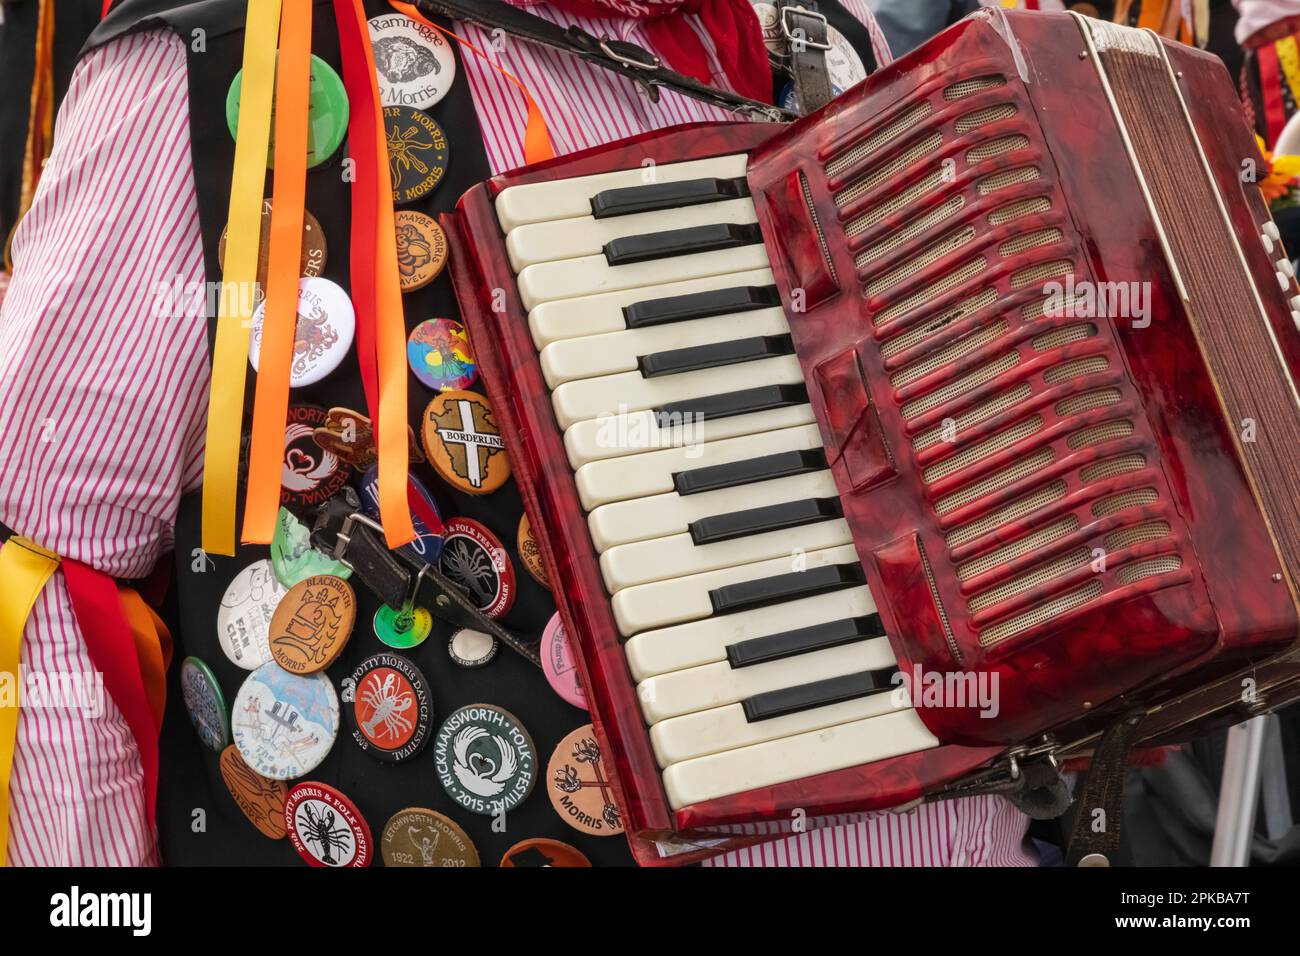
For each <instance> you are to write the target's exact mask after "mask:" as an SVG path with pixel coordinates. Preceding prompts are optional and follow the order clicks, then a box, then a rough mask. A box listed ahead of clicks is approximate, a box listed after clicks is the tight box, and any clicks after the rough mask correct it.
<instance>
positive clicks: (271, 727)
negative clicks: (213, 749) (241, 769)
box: [230, 661, 339, 780]
mask: <svg viewBox="0 0 1300 956" xmlns="http://www.w3.org/2000/svg"><path fill="white" fill-rule="evenodd" d="M230 725H231V726H230V730H231V734H232V736H233V737H234V738H235V746H236V747H238V748H239V754H240V756H242V757H243V758H244V762H245V763H246V764H248V766H249V767H251V768H252V769H253V770H254V771H255V772H257V773H260V774H261V775H262V776H263V777H268V778H270V779H271V780H292V779H293V778H294V777H301V776H302V775H303V774H305V773H310V772H311V771H312V770H315V769H316V767H317V766H319V765H320V762H321V761H322V760H324V759H325V756H326V755H327V754H328V753H329V752H330V748H331V747H333V746H334V738H335V737H337V736H338V732H339V699H338V695H337V694H335V693H334V685H333V684H331V683H330V680H329V678H328V677H326V676H325V675H324V674H323V673H317V674H308V675H306V676H303V677H300V676H298V675H297V674H290V673H289V672H288V671H286V670H283V669H282V668H281V667H280V665H279V664H277V663H275V662H274V661H271V662H270V663H269V664H263V665H262V666H261V667H259V668H258V669H257V670H255V671H253V673H251V674H249V675H248V677H246V678H245V679H244V685H243V686H242V687H240V688H239V693H238V694H237V695H236V696H235V707H234V710H233V711H232V712H231V721H230Z"/></svg>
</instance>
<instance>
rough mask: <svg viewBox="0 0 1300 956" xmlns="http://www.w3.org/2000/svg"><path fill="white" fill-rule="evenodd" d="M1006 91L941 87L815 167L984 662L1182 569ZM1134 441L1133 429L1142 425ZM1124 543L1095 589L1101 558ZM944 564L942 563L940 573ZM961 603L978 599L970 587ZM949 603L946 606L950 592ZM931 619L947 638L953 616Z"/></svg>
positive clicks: (1007, 87) (1040, 155) (979, 85)
mask: <svg viewBox="0 0 1300 956" xmlns="http://www.w3.org/2000/svg"><path fill="white" fill-rule="evenodd" d="M1032 112H1033V111H1032V108H1031V107H1029V106H1028V101H1027V99H1026V98H1025V97H1024V96H1023V92H1022V91H1020V88H1019V84H1018V81H1014V80H1013V81H1009V80H1008V78H1007V77H1004V76H990V75H982V76H978V75H977V76H971V77H966V78H960V77H959V78H957V79H956V81H955V82H952V83H949V84H948V85H947V86H945V87H943V88H942V90H940V91H932V92H930V93H928V94H926V96H925V97H924V98H920V101H919V102H917V103H913V104H912V105H909V106H903V107H901V108H899V109H896V110H895V112H894V114H893V116H894V118H893V119H891V120H889V121H887V122H886V123H885V124H884V125H882V126H881V127H879V128H878V129H876V130H873V131H869V132H868V133H866V134H861V135H859V137H858V138H857V139H854V140H851V141H849V142H846V143H845V144H843V145H842V146H841V147H840V150H839V152H836V153H832V154H831V155H830V157H829V159H828V161H827V162H826V165H825V172H826V173H827V175H828V177H831V179H832V182H831V186H832V198H833V200H834V206H835V208H836V209H837V210H838V217H837V221H836V222H833V223H826V228H827V231H828V232H829V233H834V232H835V231H836V230H837V229H838V231H839V235H838V236H833V237H832V238H833V239H834V241H835V242H836V243H837V244H839V243H844V244H846V245H847V246H848V248H849V249H851V250H852V251H853V261H854V265H855V267H856V270H857V276H856V278H857V281H858V283H859V286H858V291H859V294H860V295H861V296H862V298H863V302H864V317H865V316H869V317H870V328H871V329H872V336H871V340H872V341H874V343H875V347H877V348H878V349H879V355H880V358H881V360H882V362H883V367H884V370H885V373H886V377H887V380H888V383H889V386H890V389H891V390H892V396H893V400H894V402H895V406H894V410H895V412H896V414H897V418H898V419H899V420H900V421H901V426H902V428H903V435H904V441H903V443H902V444H903V447H904V448H905V449H907V452H905V454H910V455H911V456H912V458H913V461H912V470H911V473H912V474H913V475H915V480H916V481H918V482H919V483H920V487H921V491H922V497H923V500H925V501H926V502H927V503H928V507H929V508H930V509H931V520H932V521H933V522H934V524H935V527H936V528H937V530H938V531H939V532H940V534H941V539H940V540H941V541H942V542H943V543H944V544H946V553H943V552H944V548H942V547H940V548H939V549H938V550H937V551H936V549H934V548H931V549H930V551H929V555H928V561H929V564H930V568H931V571H932V573H933V574H934V575H935V580H936V581H944V580H949V581H953V582H956V583H957V585H958V586H959V587H958V589H959V592H960V594H961V595H962V597H963V599H964V600H965V612H966V618H965V620H963V621H961V624H962V625H963V626H965V627H967V628H969V629H970V630H972V631H974V632H976V633H977V635H978V639H979V641H980V643H981V644H982V645H984V646H989V645H992V644H997V643H1000V642H1002V641H1006V640H1009V639H1011V638H1014V637H1017V636H1019V635H1025V636H1032V634H1033V633H1034V632H1035V631H1037V630H1039V629H1041V628H1042V627H1043V626H1045V625H1049V624H1050V622H1052V621H1053V620H1055V619H1057V618H1060V617H1062V616H1064V615H1068V614H1071V613H1073V612H1075V611H1076V610H1078V609H1081V608H1087V607H1088V606H1089V605H1092V604H1094V603H1097V602H1100V601H1101V600H1104V596H1105V594H1106V592H1107V589H1114V588H1117V587H1120V586H1122V585H1123V584H1126V583H1131V582H1132V581H1137V580H1142V579H1144V578H1147V577H1153V576H1158V575H1160V574H1166V573H1169V572H1170V571H1174V570H1177V569H1178V567H1180V566H1181V562H1180V561H1179V560H1178V556H1177V555H1167V554H1159V553H1157V554H1155V555H1152V553H1151V552H1152V551H1153V550H1155V551H1159V550H1160V549H1161V548H1162V547H1163V546H1164V545H1165V544H1168V550H1171V551H1172V550H1174V547H1175V545H1174V543H1173V539H1172V532H1171V530H1170V524H1169V522H1168V521H1165V520H1163V518H1162V517H1161V516H1160V515H1159V513H1158V511H1159V509H1161V508H1162V507H1163V503H1162V502H1161V495H1162V494H1163V492H1161V491H1159V490H1157V487H1156V486H1155V484H1153V482H1152V480H1151V478H1150V477H1149V476H1150V472H1149V471H1147V469H1148V466H1149V465H1150V464H1151V461H1150V455H1149V454H1148V453H1147V451H1146V442H1148V441H1149V439H1148V438H1146V437H1145V436H1146V432H1144V431H1143V430H1142V429H1141V428H1139V427H1138V423H1139V421H1142V419H1140V418H1139V417H1138V413H1137V412H1136V409H1137V408H1138V407H1139V403H1138V401H1137V397H1136V395H1135V394H1134V393H1133V392H1132V386H1131V384H1130V383H1129V382H1128V380H1127V378H1126V377H1125V375H1124V370H1125V367H1124V363H1123V361H1122V360H1121V358H1120V355H1119V352H1118V346H1117V344H1116V341H1115V339H1114V337H1113V335H1111V334H1110V330H1109V328H1106V332H1105V333H1104V334H1103V332H1102V331H1101V330H1102V328H1103V327H1104V323H1103V322H1101V321H1098V320H1095V319H1094V316H1096V315H1100V314H1104V313H1093V312H1089V311H1088V308H1087V306H1088V302H1089V299H1088V297H1087V296H1086V294H1085V295H1081V294H1080V291H1079V290H1080V289H1082V284H1083V283H1086V282H1087V281H1088V279H1089V276H1088V274H1087V272H1086V268H1085V260H1084V259H1083V258H1082V251H1081V250H1082V247H1081V246H1080V244H1079V242H1078V240H1077V239H1076V238H1075V236H1074V234H1073V232H1072V231H1071V229H1072V225H1071V219H1070V215H1069V210H1068V209H1066V208H1065V206H1064V201H1063V200H1062V199H1061V197H1060V194H1059V191H1058V187H1057V185H1056V179H1055V173H1054V171H1053V167H1051V165H1050V161H1049V160H1047V159H1046V158H1045V157H1046V156H1048V155H1049V151H1048V150H1047V149H1046V147H1045V145H1044V143H1043V142H1042V133H1041V130H1040V129H1039V128H1038V126H1037V125H1036V121H1035V119H1034V116H1033V115H1032ZM1144 427H1145V426H1144ZM1134 545H1141V546H1142V552H1141V557H1140V558H1136V559H1133V560H1130V561H1128V562H1127V563H1126V565H1125V566H1124V567H1120V568H1118V569H1115V571H1114V573H1112V574H1107V573H1105V569H1104V566H1105V563H1106V562H1105V561H1104V560H1103V561H1095V560H1094V558H1095V557H1097V556H1098V555H1099V554H1105V553H1109V552H1118V551H1122V550H1123V549H1126V548H1129V547H1131V546H1134ZM945 562H946V563H945ZM971 587H973V588H975V590H970V588H971ZM949 593H950V594H951V593H952V592H949ZM947 605H948V606H946V607H941V613H943V614H945V615H946V618H945V619H946V620H947V621H949V624H950V626H952V627H956V626H957V625H958V622H959V618H960V614H959V612H958V608H955V607H953V606H952V601H951V600H949V601H948V602H947Z"/></svg>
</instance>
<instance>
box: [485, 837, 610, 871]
mask: <svg viewBox="0 0 1300 956" xmlns="http://www.w3.org/2000/svg"><path fill="white" fill-rule="evenodd" d="M500 865H501V866H517V867H522V866H537V867H542V866H556V867H560V866H565V867H575V866H591V861H590V860H588V859H587V858H586V857H585V856H583V855H582V851H581V850H579V849H578V848H577V847H572V846H569V844H567V843H561V842H560V841H559V840H545V839H542V838H541V837H534V838H533V839H531V840H520V841H519V842H518V843H516V844H515V845H514V846H512V847H511V848H510V849H508V850H506V852H505V855H504V856H502V857H501V863H500Z"/></svg>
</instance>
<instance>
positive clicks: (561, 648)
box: [538, 611, 587, 710]
mask: <svg viewBox="0 0 1300 956" xmlns="http://www.w3.org/2000/svg"><path fill="white" fill-rule="evenodd" d="M538 651H539V653H540V654H541V658H542V673H543V674H545V675H546V682H547V683H548V684H550V685H551V689H552V690H553V691H555V692H556V693H557V694H559V695H560V697H561V698H563V699H564V701H565V702H566V703H569V704H572V705H573V706H574V707H581V708H582V709H583V710H586V709H587V695H586V694H585V693H583V690H582V683H581V682H580V681H579V679H578V665H577V662H575V661H574V659H573V648H572V647H571V646H570V644H569V636H568V634H566V633H565V631H564V622H563V621H561V620H560V614H559V612H558V611H557V612H556V613H555V614H553V615H551V619H550V621H548V622H547V624H546V630H544V631H542V644H541V647H540V648H538Z"/></svg>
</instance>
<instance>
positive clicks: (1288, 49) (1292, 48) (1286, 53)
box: [1274, 36, 1300, 103]
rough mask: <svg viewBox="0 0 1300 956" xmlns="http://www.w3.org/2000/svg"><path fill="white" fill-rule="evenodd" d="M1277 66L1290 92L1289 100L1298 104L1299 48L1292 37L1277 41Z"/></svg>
mask: <svg viewBox="0 0 1300 956" xmlns="http://www.w3.org/2000/svg"><path fill="white" fill-rule="evenodd" d="M1274 46H1275V47H1276V48H1277V65H1278V67H1279V68H1281V70H1282V76H1283V77H1285V79H1286V85H1287V87H1288V88H1289V89H1290V90H1291V99H1292V100H1294V101H1295V102H1296V103H1300V48H1297V45H1296V39H1295V37H1294V36H1289V37H1284V38H1282V39H1281V40H1278V41H1277V43H1276V44H1274Z"/></svg>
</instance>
